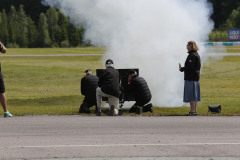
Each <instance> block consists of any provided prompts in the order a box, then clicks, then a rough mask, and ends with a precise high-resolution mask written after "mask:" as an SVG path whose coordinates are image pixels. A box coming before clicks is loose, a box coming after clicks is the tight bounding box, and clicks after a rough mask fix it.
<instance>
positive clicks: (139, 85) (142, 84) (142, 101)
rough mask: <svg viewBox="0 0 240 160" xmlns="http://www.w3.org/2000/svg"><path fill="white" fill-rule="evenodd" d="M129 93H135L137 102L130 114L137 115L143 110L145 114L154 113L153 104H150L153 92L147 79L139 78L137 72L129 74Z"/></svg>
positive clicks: (130, 71)
mask: <svg viewBox="0 0 240 160" xmlns="http://www.w3.org/2000/svg"><path fill="white" fill-rule="evenodd" d="M128 91H129V92H131V93H133V95H134V98H135V101H136V103H135V104H134V105H133V106H132V107H131V108H130V110H129V113H137V110H139V109H142V111H143V112H148V111H149V112H153V109H152V104H151V103H149V102H150V100H151V98H152V94H151V91H150V90H149V87H148V85H147V82H146V81H145V79H144V78H142V77H139V76H138V75H137V73H136V71H135V70H129V72H128ZM148 103H149V104H148Z"/></svg>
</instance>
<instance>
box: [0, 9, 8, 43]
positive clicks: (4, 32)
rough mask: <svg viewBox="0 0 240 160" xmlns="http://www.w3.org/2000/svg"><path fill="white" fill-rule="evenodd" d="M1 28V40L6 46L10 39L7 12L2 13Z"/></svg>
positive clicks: (0, 16)
mask: <svg viewBox="0 0 240 160" xmlns="http://www.w3.org/2000/svg"><path fill="white" fill-rule="evenodd" d="M0 19H1V21H0V26H1V32H0V39H1V41H2V42H3V43H4V44H6V43H7V42H8V39H9V33H8V18H7V15H6V12H5V10H3V11H2V13H0Z"/></svg>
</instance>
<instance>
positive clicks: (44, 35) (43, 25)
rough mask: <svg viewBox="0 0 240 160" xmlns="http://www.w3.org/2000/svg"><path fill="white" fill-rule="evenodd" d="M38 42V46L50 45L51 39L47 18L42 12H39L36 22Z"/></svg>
mask: <svg viewBox="0 0 240 160" xmlns="http://www.w3.org/2000/svg"><path fill="white" fill-rule="evenodd" d="M38 31H39V35H38V42H39V46H40V47H50V46H51V39H50V37H49V33H48V24H47V18H46V16H45V14H44V13H41V14H40V18H39V23H38Z"/></svg>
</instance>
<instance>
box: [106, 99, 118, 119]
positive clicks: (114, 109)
mask: <svg viewBox="0 0 240 160" xmlns="http://www.w3.org/2000/svg"><path fill="white" fill-rule="evenodd" d="M108 103H109V105H110V114H111V115H113V116H117V115H118V109H119V107H118V106H119V98H117V97H114V96H109V97H108Z"/></svg>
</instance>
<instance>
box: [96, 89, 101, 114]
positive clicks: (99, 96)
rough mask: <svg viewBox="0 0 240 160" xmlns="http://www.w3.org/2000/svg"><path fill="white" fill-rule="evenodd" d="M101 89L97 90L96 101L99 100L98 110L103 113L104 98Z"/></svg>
mask: <svg viewBox="0 0 240 160" xmlns="http://www.w3.org/2000/svg"><path fill="white" fill-rule="evenodd" d="M101 93H102V91H101V88H99V87H98V88H97V89H96V99H97V108H98V112H101V105H102V96H101Z"/></svg>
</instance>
